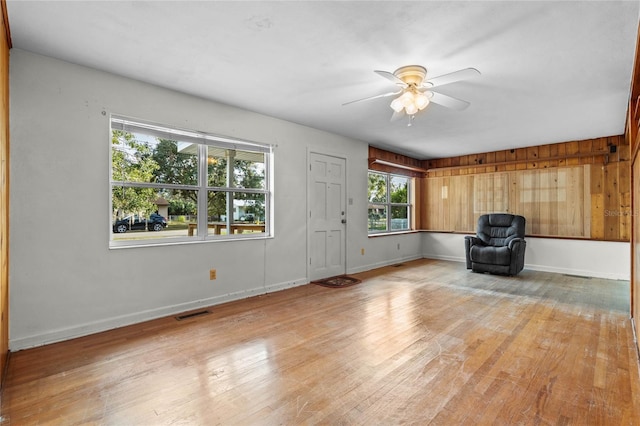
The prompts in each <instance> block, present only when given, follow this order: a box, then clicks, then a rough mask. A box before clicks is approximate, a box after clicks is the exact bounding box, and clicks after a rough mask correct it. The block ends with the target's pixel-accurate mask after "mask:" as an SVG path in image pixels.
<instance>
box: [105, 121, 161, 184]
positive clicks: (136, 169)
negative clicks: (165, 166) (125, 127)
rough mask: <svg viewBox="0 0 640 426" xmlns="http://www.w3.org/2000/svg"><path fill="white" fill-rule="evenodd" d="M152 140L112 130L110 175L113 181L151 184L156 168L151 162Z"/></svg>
mask: <svg viewBox="0 0 640 426" xmlns="http://www.w3.org/2000/svg"><path fill="white" fill-rule="evenodd" d="M154 145H155V139H154V138H145V137H144V135H138V134H134V133H127V132H122V131H119V130H113V131H112V134H111V173H112V179H113V180H114V181H122V182H145V183H148V182H153V179H154V172H155V171H156V170H157V168H158V166H157V164H156V162H155V161H154V160H153V148H154Z"/></svg>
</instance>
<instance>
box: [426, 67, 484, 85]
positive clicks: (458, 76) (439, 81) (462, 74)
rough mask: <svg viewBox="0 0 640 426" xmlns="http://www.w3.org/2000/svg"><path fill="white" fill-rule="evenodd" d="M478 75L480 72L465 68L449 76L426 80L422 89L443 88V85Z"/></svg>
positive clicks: (444, 75)
mask: <svg viewBox="0 0 640 426" xmlns="http://www.w3.org/2000/svg"><path fill="white" fill-rule="evenodd" d="M478 75H480V71H478V70H477V69H475V68H465V69H462V70H458V71H454V72H450V73H449V74H443V75H440V76H438V77H433V78H428V79H427V80H426V81H425V82H424V83H422V86H423V87H436V86H444V85H445V84H449V83H455V82H456V81H462V80H467V79H470V78H473V77H476V76H478Z"/></svg>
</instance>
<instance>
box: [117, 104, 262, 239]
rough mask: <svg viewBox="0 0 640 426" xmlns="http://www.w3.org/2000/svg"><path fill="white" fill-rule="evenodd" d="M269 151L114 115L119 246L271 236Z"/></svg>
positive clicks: (256, 145)
mask: <svg viewBox="0 0 640 426" xmlns="http://www.w3.org/2000/svg"><path fill="white" fill-rule="evenodd" d="M271 158H272V150H271V147H270V146H269V145H263V144H259V143H255V142H249V141H243V140H237V139H233V138H228V137H222V136H217V135H212V134H207V133H202V132H195V131H188V130H180V129H175V128H171V127H165V126H160V125H156V124H151V123H146V122H142V121H137V120H131V119H128V118H125V117H120V116H112V117H111V158H110V161H111V179H110V183H111V197H110V201H111V202H110V205H111V220H112V223H111V239H110V242H111V243H110V245H111V246H123V245H124V246H126V245H139V244H153V243H165V242H182V241H184V242H187V241H197V240H205V239H211V240H220V239H231V238H233V239H238V238H255V237H264V236H267V235H269V229H270V227H269V225H270V223H271V217H270V216H271V193H272V192H271V188H270V182H271V179H270V173H271V168H270V165H271Z"/></svg>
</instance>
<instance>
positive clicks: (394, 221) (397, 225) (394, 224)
mask: <svg viewBox="0 0 640 426" xmlns="http://www.w3.org/2000/svg"><path fill="white" fill-rule="evenodd" d="M411 183H412V178H410V177H407V176H400V175H394V174H391V173H383V172H376V171H372V170H370V171H369V188H368V200H369V211H368V216H369V218H368V224H369V234H375V233H386V232H399V231H408V230H410V229H411Z"/></svg>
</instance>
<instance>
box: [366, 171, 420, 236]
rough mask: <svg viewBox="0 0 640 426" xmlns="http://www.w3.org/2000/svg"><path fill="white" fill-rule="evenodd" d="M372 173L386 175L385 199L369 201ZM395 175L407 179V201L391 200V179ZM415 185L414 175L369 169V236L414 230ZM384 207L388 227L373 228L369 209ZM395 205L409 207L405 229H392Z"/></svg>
mask: <svg viewBox="0 0 640 426" xmlns="http://www.w3.org/2000/svg"><path fill="white" fill-rule="evenodd" d="M371 174H377V175H381V176H384V178H385V198H386V200H385V201H369V187H368V185H369V176H370V175H371ZM394 177H398V178H402V179H406V180H407V202H406V203H394V202H392V201H391V193H392V191H391V180H392V178H394ZM413 185H414V178H413V177H412V176H406V175H402V174H399V173H391V172H383V171H380V170H372V169H369V170H368V171H367V234H368V235H369V236H375V235H384V234H397V233H404V232H410V231H413V228H412V216H413V214H414V211H413V200H412V198H413V197H412V195H413ZM380 207H383V208H384V209H385V213H386V229H384V230H372V229H370V227H369V223H370V221H369V211H370V209H371V208H380ZM393 207H406V209H407V228H403V229H392V227H391V223H392V222H391V221H392V220H393V218H392V213H391V212H392V209H393Z"/></svg>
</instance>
